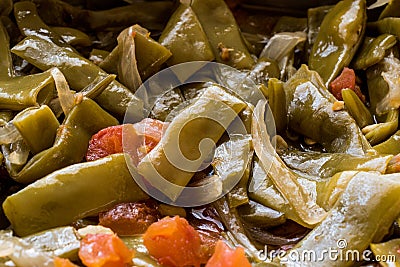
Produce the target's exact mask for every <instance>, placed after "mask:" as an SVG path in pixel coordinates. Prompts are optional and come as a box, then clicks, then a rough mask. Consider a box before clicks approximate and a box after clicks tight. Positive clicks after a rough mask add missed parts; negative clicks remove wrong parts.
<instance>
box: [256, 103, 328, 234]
mask: <svg viewBox="0 0 400 267" xmlns="http://www.w3.org/2000/svg"><path fill="white" fill-rule="evenodd" d="M265 104H266V102H265V101H262V100H260V101H259V102H258V104H257V106H256V108H255V109H254V112H253V120H252V129H251V133H252V138H253V144H254V150H255V152H256V155H257V156H258V158H259V159H260V162H261V165H262V166H263V168H264V170H265V172H266V173H268V176H269V177H270V179H271V180H272V181H273V183H274V185H275V186H276V188H277V189H278V190H279V192H280V193H281V194H282V195H283V197H284V198H285V199H286V200H287V201H288V203H289V204H290V206H291V207H292V209H293V211H294V212H295V213H296V214H297V215H298V216H299V218H300V219H301V220H302V221H304V223H305V224H306V225H309V226H313V225H315V224H317V223H319V222H320V221H321V220H322V219H323V218H325V216H326V211H325V210H324V209H322V208H321V207H320V206H318V205H317V204H316V202H315V201H313V200H312V198H311V197H310V195H309V194H308V193H307V192H306V191H305V190H304V188H303V187H302V186H301V185H300V184H299V182H298V181H297V177H296V175H295V174H294V173H293V172H292V171H291V170H290V169H289V168H288V167H287V166H286V165H285V164H284V163H283V161H282V160H281V159H280V157H279V156H278V154H277V153H276V151H275V149H274V148H273V146H272V144H271V142H270V137H269V135H268V132H267V127H266V124H265V121H264V112H265ZM268 166H270V168H268Z"/></svg>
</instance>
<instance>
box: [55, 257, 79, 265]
mask: <svg viewBox="0 0 400 267" xmlns="http://www.w3.org/2000/svg"><path fill="white" fill-rule="evenodd" d="M54 267H78V265H76V264H73V263H72V262H71V261H70V260H69V259H63V258H59V257H55V258H54Z"/></svg>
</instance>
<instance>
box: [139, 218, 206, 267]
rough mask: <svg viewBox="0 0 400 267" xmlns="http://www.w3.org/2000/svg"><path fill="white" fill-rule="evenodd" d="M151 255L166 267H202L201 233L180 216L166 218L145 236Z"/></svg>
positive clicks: (154, 224)
mask: <svg viewBox="0 0 400 267" xmlns="http://www.w3.org/2000/svg"><path fill="white" fill-rule="evenodd" d="M143 242H144V245H145V246H146V248H147V250H148V251H149V253H150V255H152V256H153V257H154V258H156V259H157V260H158V262H159V263H160V264H162V265H165V266H174V267H180V266H188V265H191V266H200V264H201V263H205V262H203V261H202V259H201V240H200V236H199V233H198V232H197V231H196V230H195V229H194V228H193V227H192V226H191V225H189V223H188V222H187V220H186V219H184V218H180V217H179V216H175V217H173V218H171V217H165V218H163V219H161V220H160V221H158V222H155V223H153V224H152V225H150V227H149V228H148V229H147V231H146V232H145V233H144V235H143Z"/></svg>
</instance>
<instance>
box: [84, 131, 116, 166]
mask: <svg viewBox="0 0 400 267" xmlns="http://www.w3.org/2000/svg"><path fill="white" fill-rule="evenodd" d="M122 127H123V125H117V126H111V127H107V128H105V129H102V130H100V131H99V132H98V133H97V134H95V135H93V136H92V138H91V139H90V141H89V148H88V151H87V153H86V160H87V161H92V160H96V159H100V158H104V157H106V156H108V155H111V154H115V153H122V151H123V149H122Z"/></svg>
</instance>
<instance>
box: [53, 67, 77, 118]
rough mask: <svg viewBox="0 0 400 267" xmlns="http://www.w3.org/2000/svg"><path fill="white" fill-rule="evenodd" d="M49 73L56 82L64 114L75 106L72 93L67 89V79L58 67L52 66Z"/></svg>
mask: <svg viewBox="0 0 400 267" xmlns="http://www.w3.org/2000/svg"><path fill="white" fill-rule="evenodd" d="M50 73H51V75H52V76H53V79H54V82H55V84H56V88H57V94H58V99H59V101H60V104H61V108H62V110H63V112H64V114H65V115H67V114H68V113H69V112H70V111H71V109H72V108H73V107H74V106H75V96H74V93H73V92H72V91H71V90H70V89H69V85H68V82H67V80H66V79H65V77H64V75H63V74H62V72H61V71H60V70H59V69H58V68H52V69H51V71H50Z"/></svg>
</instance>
